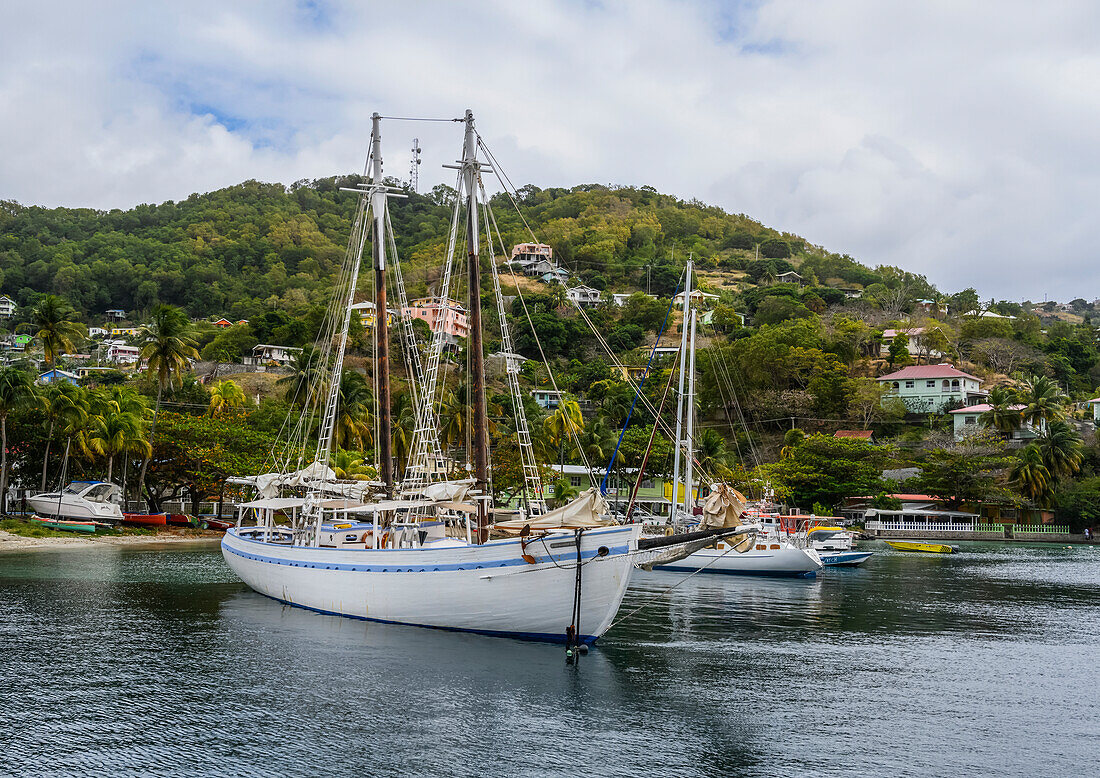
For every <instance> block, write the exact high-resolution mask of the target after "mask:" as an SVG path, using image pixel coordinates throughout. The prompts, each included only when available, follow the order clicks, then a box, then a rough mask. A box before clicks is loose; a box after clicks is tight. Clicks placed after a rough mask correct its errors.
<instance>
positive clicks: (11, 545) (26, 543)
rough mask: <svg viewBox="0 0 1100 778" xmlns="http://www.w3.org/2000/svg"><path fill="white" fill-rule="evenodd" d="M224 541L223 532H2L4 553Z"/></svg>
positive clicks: (0, 542) (0, 552)
mask: <svg viewBox="0 0 1100 778" xmlns="http://www.w3.org/2000/svg"><path fill="white" fill-rule="evenodd" d="M220 542H221V533H220V532H219V533H214V532H211V533H209V534H203V535H194V534H186V535H185V534H175V533H172V532H163V533H158V534H156V535H105V536H101V537H81V536H74V537H71V538H26V537H23V536H22V535H13V534H12V533H10V532H5V531H4V530H0V554H2V553H3V552H5V551H40V550H44V549H58V548H91V547H95V546H155V545H158V544H160V545H179V544H181V543H199V544H205V545H215V544H217V543H220Z"/></svg>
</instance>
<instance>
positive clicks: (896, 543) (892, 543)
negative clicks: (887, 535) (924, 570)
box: [886, 540, 955, 554]
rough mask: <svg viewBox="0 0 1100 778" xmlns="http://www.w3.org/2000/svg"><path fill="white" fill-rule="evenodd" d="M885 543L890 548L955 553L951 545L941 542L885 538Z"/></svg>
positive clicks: (931, 552) (928, 552)
mask: <svg viewBox="0 0 1100 778" xmlns="http://www.w3.org/2000/svg"><path fill="white" fill-rule="evenodd" d="M886 545H888V546H889V547H890V548H896V549H897V550H898V551H922V552H924V553H926V554H953V553H955V549H954V548H953V547H952V546H945V545H943V544H942V543H917V542H915V541H912V540H887V541H886Z"/></svg>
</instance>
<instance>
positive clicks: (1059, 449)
mask: <svg viewBox="0 0 1100 778" xmlns="http://www.w3.org/2000/svg"><path fill="white" fill-rule="evenodd" d="M1034 445H1036V446H1038V448H1039V453H1040V454H1041V455H1042V457H1043V464H1044V465H1046V468H1047V470H1048V471H1049V472H1050V475H1051V477H1052V478H1053V479H1054V480H1058V479H1061V478H1068V477H1070V476H1072V475H1074V474H1075V473H1077V471H1079V470H1080V469H1081V460H1082V459H1083V458H1084V454H1083V452H1082V450H1081V448H1082V447H1081V437H1080V436H1079V435H1078V434H1077V431H1076V430H1075V429H1074V428H1073V427H1072V426H1071V425H1070V424H1069V423H1068V422H1065V421H1055V422H1051V423H1050V424H1049V425H1047V429H1046V432H1045V433H1044V434H1043V435H1040V436H1039V438H1038V439H1037V440H1036V441H1035V443H1034Z"/></svg>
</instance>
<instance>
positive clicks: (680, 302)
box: [672, 289, 718, 308]
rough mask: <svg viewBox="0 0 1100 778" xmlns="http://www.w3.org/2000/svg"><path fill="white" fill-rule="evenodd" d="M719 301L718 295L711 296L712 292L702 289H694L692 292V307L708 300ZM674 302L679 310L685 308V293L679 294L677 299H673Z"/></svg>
mask: <svg viewBox="0 0 1100 778" xmlns="http://www.w3.org/2000/svg"><path fill="white" fill-rule="evenodd" d="M717 299H718V295H716V294H711V293H710V292H704V291H702V290H701V289H692V290H691V304H692V305H699V304H700V303H704V302H706V301H707V300H717ZM672 300H673V302H674V303H675V304H676V307H677V308H683V307H684V293H683V292H680V293H679V294H677V295H676V296H675V297H673V298H672Z"/></svg>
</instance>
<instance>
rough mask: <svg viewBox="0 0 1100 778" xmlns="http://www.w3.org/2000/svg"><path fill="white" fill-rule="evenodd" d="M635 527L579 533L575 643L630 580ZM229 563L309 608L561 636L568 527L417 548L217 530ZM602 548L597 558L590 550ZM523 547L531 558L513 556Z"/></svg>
mask: <svg viewBox="0 0 1100 778" xmlns="http://www.w3.org/2000/svg"><path fill="white" fill-rule="evenodd" d="M640 531H641V527H640V525H631V526H624V527H608V528H599V529H592V530H587V531H585V532H584V534H583V535H582V542H581V556H582V559H583V565H582V568H581V619H580V635H579V640H581V641H582V642H585V643H591V642H593V641H595V640H596V638H598V637H599V636H600V635H602V634H603V633H604V632H605V631H606V630H607V629H608V627H610V625H611V622H612V620H613V619H614V617H615V613H616V612H617V611H618V609H619V604H620V603H621V602H622V598H623V595H624V594H625V593H626V587H627V584H628V583H629V581H630V574H631V571H632V569H633V566H632V563H631V562H632V558H633V555H632V552H634V551H635V550H636V548H637V539H638V535H639V533H640ZM221 547H222V553H223V555H224V557H225V561H226V563H227V564H228V565H229V567H230V568H231V569H232V570H233V572H235V573H236V574H237V575H238V576H240V578H241V580H243V581H244V582H245V583H246V584H248V586H250V587H251V588H252V589H254V590H255V591H257V592H259V593H260V594H264V595H266V596H268V597H272V598H274V599H276V600H279V601H281V602H285V603H288V604H290V605H296V606H298V607H302V608H307V609H309V610H314V611H318V612H320V613H327V614H333V615H339V616H348V617H351V618H357V619H365V620H368V621H378V622H385V623H393V624H405V625H409V626H418V627H433V628H437V629H447V630H457V631H462V632H477V633H481V634H487V635H498V636H506V637H515V638H522V639H528V640H546V641H553V642H564V641H565V639H566V634H565V633H566V627H567V626H569V625H570V624H571V623H572V615H571V614H572V609H573V600H574V590H575V586H576V573H577V568H576V559H577V551H576V545H575V540H574V537H573V535H572V534H568V535H554V536H550V537H549V538H547V539H546V540H535V541H532V542H530V543H528V544H527V546H526V550H524V549H523V547H522V545H521V542H520V541H519V540H518V539H516V540H503V541H492V542H490V543H486V544H484V545H480V546H477V545H465V544H461V545H457V546H451V547H444V548H433V547H431V545H429V546H428V547H425V548H419V549H337V548H313V547H301V546H289V545H283V544H278V543H267V542H263V541H262V540H254V539H251V538H247V537H242V535H241V530H240V529H239V528H233V529H230V530H229V531H227V532H226V534H225V536H224V537H223V538H222V544H221ZM601 548H606V549H607V553H606V555H604V556H601V555H600V553H599V551H600V549H601ZM524 553H527V554H529V555H530V556H532V557H534V558H535V560H536V562H535V564H529V563H527V562H526V561H524V559H523V556H522V555H523V554H524Z"/></svg>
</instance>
